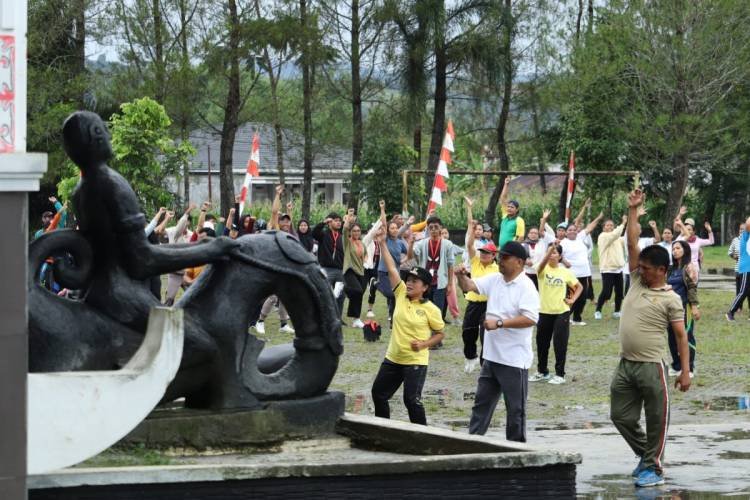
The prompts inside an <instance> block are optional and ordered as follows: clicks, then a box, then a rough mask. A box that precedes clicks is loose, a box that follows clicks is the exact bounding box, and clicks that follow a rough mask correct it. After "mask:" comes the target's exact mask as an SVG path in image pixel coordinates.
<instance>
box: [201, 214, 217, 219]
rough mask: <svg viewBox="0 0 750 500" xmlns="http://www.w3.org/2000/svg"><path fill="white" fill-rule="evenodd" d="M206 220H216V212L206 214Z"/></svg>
mask: <svg viewBox="0 0 750 500" xmlns="http://www.w3.org/2000/svg"><path fill="white" fill-rule="evenodd" d="M204 220H216V216H215V215H214V214H206V218H205V219H204Z"/></svg>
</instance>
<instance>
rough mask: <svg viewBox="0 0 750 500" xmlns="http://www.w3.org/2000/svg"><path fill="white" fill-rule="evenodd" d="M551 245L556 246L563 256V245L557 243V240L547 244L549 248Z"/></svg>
mask: <svg viewBox="0 0 750 500" xmlns="http://www.w3.org/2000/svg"><path fill="white" fill-rule="evenodd" d="M549 247H555V250H557V253H558V254H560V257H562V253H563V247H562V245H555V242H554V241H553V242H552V243H550V244H549V245H548V246H547V248H549Z"/></svg>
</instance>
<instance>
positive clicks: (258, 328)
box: [255, 320, 266, 335]
mask: <svg viewBox="0 0 750 500" xmlns="http://www.w3.org/2000/svg"><path fill="white" fill-rule="evenodd" d="M255 331H256V332H258V333H260V334H261V335H265V334H266V325H265V324H263V322H262V321H260V320H258V322H257V323H255Z"/></svg>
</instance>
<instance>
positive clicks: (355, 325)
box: [352, 318, 365, 328]
mask: <svg viewBox="0 0 750 500" xmlns="http://www.w3.org/2000/svg"><path fill="white" fill-rule="evenodd" d="M364 326H365V324H364V323H363V322H362V320H361V319H359V318H357V319H355V320H354V321H353V322H352V328H362V327H364Z"/></svg>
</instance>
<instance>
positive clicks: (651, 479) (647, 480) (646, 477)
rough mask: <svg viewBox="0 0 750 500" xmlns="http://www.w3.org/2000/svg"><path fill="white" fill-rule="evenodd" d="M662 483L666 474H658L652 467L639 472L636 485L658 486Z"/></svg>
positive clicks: (642, 486) (643, 486)
mask: <svg viewBox="0 0 750 500" xmlns="http://www.w3.org/2000/svg"><path fill="white" fill-rule="evenodd" d="M660 484H664V476H662V475H660V474H657V473H656V471H655V470H654V469H653V468H652V467H649V468H648V469H643V470H642V471H641V472H639V473H638V477H636V478H635V485H636V486H638V487H639V488H647V487H649V486H658V485H660Z"/></svg>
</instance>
